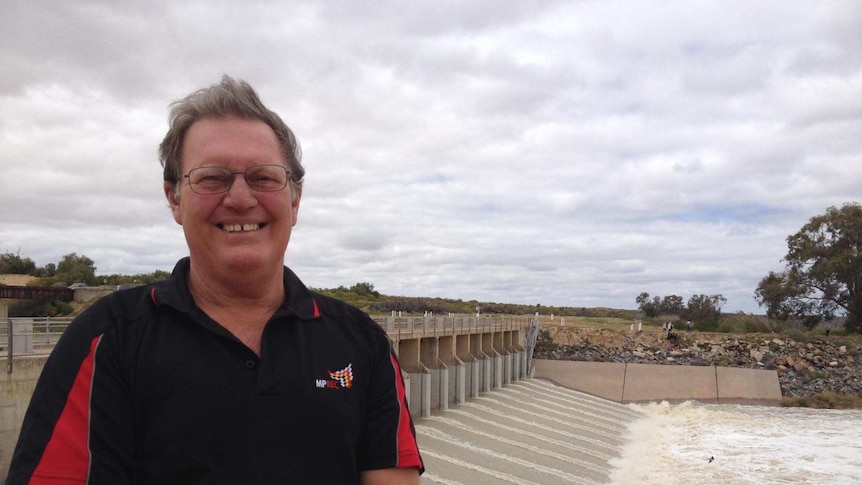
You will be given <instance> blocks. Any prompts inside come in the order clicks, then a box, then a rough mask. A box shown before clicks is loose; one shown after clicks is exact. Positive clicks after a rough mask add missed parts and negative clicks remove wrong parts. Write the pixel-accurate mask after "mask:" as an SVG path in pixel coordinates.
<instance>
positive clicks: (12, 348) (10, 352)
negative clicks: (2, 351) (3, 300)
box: [6, 318, 15, 374]
mask: <svg viewBox="0 0 862 485" xmlns="http://www.w3.org/2000/svg"><path fill="white" fill-rule="evenodd" d="M6 327H7V331H8V333H7V336H8V342H9V344H8V345H7V346H6V373H7V374H12V356H13V355H14V354H15V345H14V342H15V339H14V338H13V337H12V319H11V318H6Z"/></svg>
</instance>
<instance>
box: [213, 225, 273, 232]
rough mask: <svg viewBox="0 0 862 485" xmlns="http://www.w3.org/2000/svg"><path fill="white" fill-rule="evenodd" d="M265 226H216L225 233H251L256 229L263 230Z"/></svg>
mask: <svg viewBox="0 0 862 485" xmlns="http://www.w3.org/2000/svg"><path fill="white" fill-rule="evenodd" d="M264 226H266V224H218V227H219V228H220V229H221V230H222V231H225V232H252V231H257V230H258V229H263V228H264Z"/></svg>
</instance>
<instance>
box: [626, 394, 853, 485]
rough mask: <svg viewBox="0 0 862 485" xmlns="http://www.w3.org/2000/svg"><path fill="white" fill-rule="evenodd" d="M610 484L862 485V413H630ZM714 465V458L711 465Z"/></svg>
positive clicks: (665, 408) (675, 408) (715, 408)
mask: <svg viewBox="0 0 862 485" xmlns="http://www.w3.org/2000/svg"><path fill="white" fill-rule="evenodd" d="M630 407H631V408H632V409H636V410H639V411H641V412H643V413H644V417H643V418H641V419H637V420H635V421H634V422H632V423H631V424H630V425H629V436H628V438H629V440H628V442H627V444H626V445H624V447H623V449H622V457H621V458H618V459H617V458H614V459H612V460H611V461H610V463H611V465H612V466H613V467H614V470H613V471H612V473H611V483H613V484H615V485H629V484H662V485H668V484H680V485H682V484H685V485H690V484H710V485H712V484H727V485H730V484H818V485H823V484H862V411H859V410H852V411H843V410H815V409H807V408H780V407H761V406H737V405H704V404H695V403H691V402H687V403H683V404H679V405H669V404H668V403H666V402H665V403H661V404H649V405H631V406H630ZM710 457H712V458H714V460H713V461H712V462H709V459H710Z"/></svg>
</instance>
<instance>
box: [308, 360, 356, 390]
mask: <svg viewBox="0 0 862 485" xmlns="http://www.w3.org/2000/svg"><path fill="white" fill-rule="evenodd" d="M315 385H316V386H317V387H319V388H321V389H350V388H351V387H353V364H352V363H351V364H347V367H345V368H343V369H341V370H339V371H329V379H317V380H316V381H315Z"/></svg>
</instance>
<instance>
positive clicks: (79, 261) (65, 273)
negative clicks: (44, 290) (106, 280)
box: [56, 253, 98, 285]
mask: <svg viewBox="0 0 862 485" xmlns="http://www.w3.org/2000/svg"><path fill="white" fill-rule="evenodd" d="M56 277H57V279H59V280H62V281H65V282H66V283H69V284H72V283H86V284H88V285H96V284H98V283H97V281H96V264H95V263H94V262H93V260H92V259H90V258H88V257H86V256H84V255H81V256H78V255H77V254H76V253H69V254H67V255H65V256H63V260H62V261H60V263H59V264H58V265H57V274H56Z"/></svg>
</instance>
